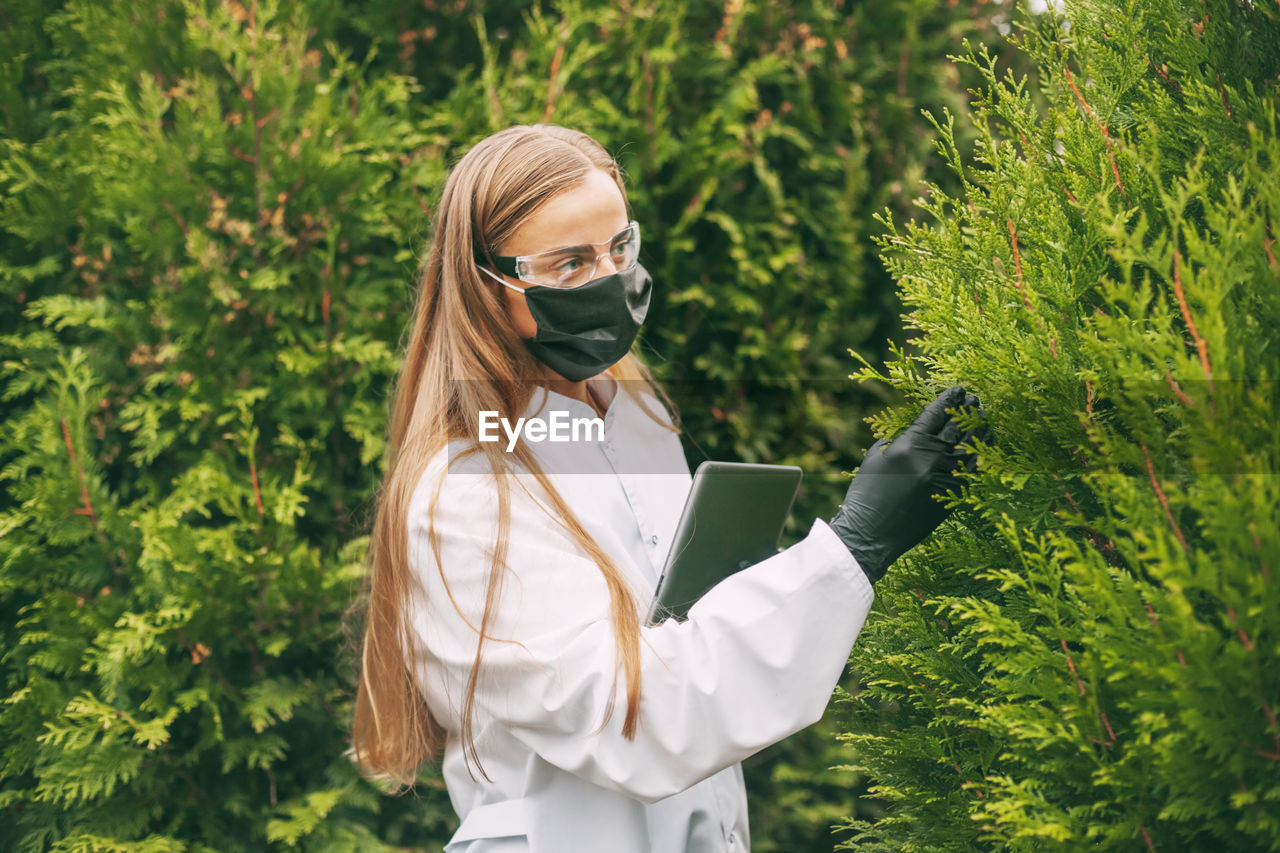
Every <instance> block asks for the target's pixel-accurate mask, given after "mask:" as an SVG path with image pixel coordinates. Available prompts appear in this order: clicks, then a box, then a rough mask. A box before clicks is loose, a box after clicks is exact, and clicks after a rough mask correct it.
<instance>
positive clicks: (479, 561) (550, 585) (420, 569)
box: [409, 466, 873, 802]
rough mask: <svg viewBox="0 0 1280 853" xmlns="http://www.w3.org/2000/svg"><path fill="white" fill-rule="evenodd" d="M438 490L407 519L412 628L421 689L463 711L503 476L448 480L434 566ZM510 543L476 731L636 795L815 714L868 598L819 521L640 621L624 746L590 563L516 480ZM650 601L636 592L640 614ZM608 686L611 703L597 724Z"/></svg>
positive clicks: (723, 760)
mask: <svg viewBox="0 0 1280 853" xmlns="http://www.w3.org/2000/svg"><path fill="white" fill-rule="evenodd" d="M433 470H434V471H435V472H436V476H438V475H439V474H438V472H439V468H438V467H435V466H433V467H432V468H429V469H428V474H429V475H430V474H431V473H432V471H433ZM426 479H427V477H426V476H424V481H425V480H426ZM431 488H432V487H431V486H425V487H422V488H420V489H419V494H418V497H417V498H415V501H414V503H413V505H412V509H411V513H410V518H409V546H410V554H411V564H412V568H413V570H414V572H415V574H416V576H417V577H418V578H419V579H420V580H421V582H422V584H423V589H424V592H425V594H426V605H425V607H422V608H420V609H418V610H417V617H416V618H415V621H414V626H415V633H416V639H417V641H418V642H419V643H420V644H421V646H422V647H423V648H424V649H425V651H426V652H427V660H428V662H427V668H428V671H427V673H426V674H427V678H428V681H427V683H428V690H429V691H431V690H436V691H438V692H437V693H436V694H435V695H434V696H433V701H434V702H435V703H439V702H440V701H441V700H442V699H443V698H444V697H448V702H449V705H450V706H449V712H450V714H451V715H452V719H454V720H456V719H457V715H458V714H459V713H460V709H461V704H462V698H463V696H464V695H465V694H464V691H465V687H466V684H467V679H468V676H469V674H470V669H471V667H472V664H473V661H474V658H475V651H476V640H477V636H478V635H477V632H476V630H475V628H476V627H478V626H479V625H480V622H481V617H482V614H483V608H484V601H485V589H486V583H487V577H488V572H489V565H490V556H489V554H490V550H489V549H490V548H491V547H492V543H493V539H494V531H495V530H496V518H497V511H496V498H495V489H496V486H495V484H494V483H493V481H492V479H490V478H488V477H483V476H480V475H457V474H449V475H448V476H447V477H446V478H445V483H444V486H443V489H442V492H441V500H440V504H439V506H438V508H437V513H436V519H435V529H436V531H437V532H438V534H439V537H440V562H439V563H438V564H437V562H436V560H435V557H434V555H433V554H432V551H431V548H430V546H429V544H428V542H427V538H426V523H427V519H426V508H427V505H428V499H429V495H430V491H431ZM509 543H510V544H509V550H508V564H509V565H510V567H511V570H510V571H509V572H508V573H507V576H506V578H505V581H504V586H503V590H502V595H501V598H500V601H499V606H498V608H497V613H496V617H497V618H496V619H495V620H494V621H493V623H492V624H493V627H492V630H491V632H490V635H491V639H487V640H486V642H485V644H484V657H483V664H482V666H481V675H480V678H479V682H478V686H477V691H476V708H477V719H476V728H475V730H476V731H477V732H481V731H483V730H484V728H485V726H486V725H499V726H501V727H503V728H505V729H506V730H508V731H509V732H510V733H511V734H512V735H513V736H514V737H516V738H518V739H519V740H520V741H521V742H523V743H525V744H526V745H527V746H528V747H529V748H530V749H531V750H533V751H535V752H536V753H537V754H539V755H540V756H542V757H543V758H544V759H545V760H546V761H548V762H550V763H551V764H554V765H556V766H558V767H560V768H562V769H564V770H566V771H568V772H570V773H573V774H575V775H577V776H580V777H582V778H584V779H587V780H589V781H591V782H593V783H594V784H597V785H601V786H603V787H607V788H611V789H614V790H618V791H621V792H624V793H626V794H629V795H631V796H633V797H636V798H637V799H640V800H643V801H646V802H653V801H656V800H659V799H662V798H664V797H667V796H670V795H672V794H675V793H677V792H679V791H682V790H684V789H686V788H688V787H690V786H692V785H694V784H696V783H697V782H699V781H701V780H702V779H704V778H706V777H708V776H710V775H712V774H714V773H717V772H718V771H720V770H722V769H724V768H725V767H728V766H730V765H732V764H734V763H736V762H738V761H741V760H742V759H743V758H745V757H747V756H749V755H751V754H753V753H755V752H757V751H758V750H760V749H762V748H763V747H765V746H768V745H770V744H772V743H775V742H776V741H778V740H781V739H782V738H784V737H786V736H788V735H790V734H792V733H794V732H796V731H799V730H800V729H802V728H804V727H805V726H808V725H810V724H812V723H814V722H815V721H817V720H818V719H819V718H820V717H821V716H822V713H823V709H824V708H825V707H826V705H827V702H828V701H829V699H830V697H831V693H832V690H833V689H834V687H835V685H836V682H837V681H838V679H839V677H840V674H841V672H842V671H843V668H844V665H845V662H846V660H847V659H848V655H849V650H850V647H851V646H852V645H853V641H854V639H855V638H856V637H857V635H858V632H859V631H860V630H861V628H862V624H863V621H864V620H865V618H866V615H867V612H868V610H869V609H870V607H871V602H872V598H873V593H872V588H871V584H870V582H869V581H868V580H867V578H866V576H865V575H864V574H863V572H862V570H861V569H860V568H859V566H858V564H857V561H856V560H855V559H854V558H853V557H852V556H851V555H850V553H849V550H848V549H847V548H846V547H845V545H844V544H843V543H842V542H841V540H840V539H839V537H838V536H837V535H836V534H835V533H834V532H833V531H832V530H831V528H830V527H829V526H828V525H827V524H826V523H825V522H823V521H815V522H814V524H813V527H812V529H811V530H810V532H809V535H808V536H807V537H806V538H805V539H804V540H802V541H801V542H799V543H797V544H795V545H793V546H792V547H790V548H788V549H786V550H784V551H782V552H780V553H779V554H776V555H774V556H773V557H770V558H768V559H767V560H764V561H763V562H761V563H758V564H756V565H754V566H751V567H748V568H747V569H745V570H743V571H741V572H738V573H737V574H735V575H733V576H732V577H730V578H729V579H727V580H725V581H724V582H722V583H721V584H719V585H718V586H716V587H715V588H714V589H712V590H711V591H710V592H708V593H707V594H706V595H705V596H704V597H703V598H702V599H701V600H700V601H699V602H698V603H697V604H696V605H695V606H694V607H693V608H692V610H691V611H690V613H689V618H688V620H687V621H685V622H683V623H676V622H667V623H664V624H662V625H659V626H654V627H646V628H643V629H641V631H642V634H641V646H640V651H641V655H642V677H641V695H642V701H641V710H640V723H639V728H638V731H637V734H636V737H635V739H634V740H627V739H625V738H624V737H623V736H622V734H621V728H622V721H623V718H624V715H625V709H626V691H625V689H624V688H623V682H622V678H621V677H617V678H615V673H618V667H617V660H616V656H615V648H614V639H613V627H612V625H611V623H610V621H609V612H610V611H609V595H608V589H607V587H606V585H605V582H604V578H603V576H602V575H601V572H600V570H599V569H598V568H597V567H596V566H595V564H594V563H593V562H592V561H591V560H589V559H588V558H587V556H586V555H585V554H584V553H583V552H582V551H581V549H579V548H578V547H577V545H576V543H575V542H574V541H573V540H572V539H571V538H570V537H569V536H568V535H567V534H566V533H564V532H563V530H561V529H560V528H559V527H558V525H555V524H554V523H552V522H551V521H550V519H548V518H547V516H546V514H545V512H544V511H543V510H542V509H541V508H540V507H539V506H538V505H537V504H536V503H535V502H534V501H533V500H532V499H531V498H530V497H529V496H528V495H526V494H524V493H523V492H522V490H521V489H520V488H519V487H518V486H514V484H513V489H512V501H511V528H510V534H509ZM441 566H442V567H443V569H441ZM446 581H447V583H448V592H446V589H445V582H446ZM449 593H452V601H451V599H450V595H449ZM650 594H651V593H649V592H640V591H638V592H637V596H638V604H639V605H640V606H641V607H647V605H648V603H649V598H648V596H649V595H650ZM455 603H456V606H455ZM495 638H496V639H495ZM432 670H434V671H432ZM619 675H620V674H619ZM615 684H616V685H617V698H616V700H615V707H614V712H613V714H612V716H611V717H610V719H609V722H608V724H607V725H606V726H605V727H604V729H603V730H601V731H599V732H598V733H596V730H597V729H598V728H599V727H600V724H601V721H602V720H603V719H604V714H605V708H606V707H607V706H608V704H609V701H610V697H611V695H612V694H613V691H614V689H615ZM433 707H439V706H438V705H433Z"/></svg>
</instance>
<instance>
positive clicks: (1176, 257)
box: [1173, 249, 1213, 378]
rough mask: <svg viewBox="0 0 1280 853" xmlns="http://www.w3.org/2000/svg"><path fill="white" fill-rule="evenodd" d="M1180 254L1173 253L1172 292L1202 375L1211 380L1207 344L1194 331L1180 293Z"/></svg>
mask: <svg viewBox="0 0 1280 853" xmlns="http://www.w3.org/2000/svg"><path fill="white" fill-rule="evenodd" d="M1181 267H1182V253H1181V252H1179V251H1178V250H1177V249H1174V251H1173V292H1174V294H1175V295H1176V296H1177V297H1178V306H1179V307H1180V308H1182V319H1184V320H1186V321H1187V328H1188V329H1190V330H1191V337H1192V339H1193V340H1194V341H1195V342H1196V351H1197V352H1199V353H1200V366H1201V367H1203V368H1204V375H1205V376H1206V377H1209V378H1212V376H1213V373H1212V371H1210V370H1209V342H1208V341H1206V340H1205V339H1204V338H1202V337H1201V336H1200V332H1199V331H1197V329H1196V321H1195V320H1193V319H1192V318H1191V308H1190V307H1189V306H1188V305H1187V296H1186V294H1185V293H1183V291H1182V270H1181Z"/></svg>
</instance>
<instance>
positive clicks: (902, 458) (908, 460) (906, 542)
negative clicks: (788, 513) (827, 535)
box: [831, 385, 991, 583]
mask: <svg viewBox="0 0 1280 853" xmlns="http://www.w3.org/2000/svg"><path fill="white" fill-rule="evenodd" d="M949 408H950V409H957V410H959V409H964V410H976V412H977V413H978V415H980V416H985V412H983V410H982V409H981V408H979V405H978V398H977V397H976V396H975V395H973V394H967V395H966V394H965V391H964V387H963V386H960V385H952V386H951V387H950V388H948V389H947V390H945V391H943V392H942V393H941V394H939V395H938V396H937V398H936V399H934V401H933V402H932V403H930V404H929V405H928V406H926V407H925V409H924V411H923V412H921V413H920V416H919V417H918V418H916V420H915V423H913V424H911V426H909V427H907V429H906V431H905V432H904V433H902V435H900V436H898V437H897V438H895V439H893V440H892V441H887V440H885V439H883V438H882V439H880V440H879V441H877V442H876V443H875V444H873V445H872V446H871V449H870V450H868V451H867V456H866V458H865V459H863V460H862V467H861V468H859V469H858V472H857V474H856V475H855V476H854V478H853V482H852V483H850V484H849V491H848V493H847V494H846V495H845V497H844V503H843V504H841V506H840V509H839V510H838V511H837V512H836V515H835V518H833V519H831V528H832V529H833V530H834V531H835V532H836V533H837V535H839V537H840V538H841V540H843V541H844V544H845V545H846V546H848V548H849V551H850V553H852V554H853V556H854V558H855V559H856V560H857V561H858V565H860V566H861V567H862V570H863V571H864V572H866V574H867V577H868V578H869V579H870V581H871V582H872V583H875V582H876V581H878V580H880V578H882V577H883V576H884V573H885V571H886V570H887V569H888V568H889V565H890V564H891V563H893V561H894V560H896V559H898V557H900V556H902V555H903V554H904V553H905V552H906V551H908V550H910V549H911V548H912V547H913V546H915V545H916V544H917V543H918V542H920V540H922V539H924V537H926V536H928V535H929V534H930V533H931V532H932V531H933V529H934V528H935V527H937V526H938V525H939V524H941V523H942V520H943V519H944V518H946V517H947V515H948V514H949V513H950V511H951V510H950V509H949V508H947V507H944V506H943V505H942V504H941V503H939V502H938V501H937V500H935V499H934V496H935V495H941V494H943V493H945V492H947V491H951V490H954V489H956V488H958V487H959V485H960V478H959V477H958V476H957V472H958V469H959V466H963V467H964V468H965V469H966V470H968V471H970V472H972V471H974V470H975V469H976V466H977V458H976V457H975V456H974V455H973V454H972V453H969V452H967V451H965V450H963V449H961V448H960V447H959V445H961V444H963V443H964V442H967V441H969V440H970V439H972V438H979V439H981V440H983V441H984V442H986V443H988V444H990V443H991V432H990V429H989V428H988V427H987V425H986V423H985V420H984V421H983V422H982V423H981V424H979V425H978V426H975V427H972V428H970V429H968V430H961V429H960V427H959V425H958V424H957V423H956V422H955V420H953V419H952V416H951V415H950V414H949V413H948V412H947V409H949Z"/></svg>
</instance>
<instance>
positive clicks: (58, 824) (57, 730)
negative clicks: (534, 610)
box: [0, 0, 1002, 851]
mask: <svg viewBox="0 0 1280 853" xmlns="http://www.w3.org/2000/svg"><path fill="white" fill-rule="evenodd" d="M1001 14H1002V12H1001V10H1000V9H999V8H998V7H997V6H996V5H995V4H993V3H989V2H985V0H978V2H975V3H973V4H971V5H969V6H966V7H964V8H960V7H954V8H953V7H948V6H939V7H937V8H934V7H933V6H932V5H930V6H929V7H925V6H922V5H921V4H917V3H910V2H906V0H901V2H899V0H895V2H889V3H884V4H859V3H849V2H845V3H837V4H834V5H832V4H825V3H820V2H816V0H813V1H812V2H803V3H797V4H794V5H791V6H788V7H785V8H783V7H778V6H776V5H775V4H760V5H752V6H747V5H745V4H742V3H740V2H736V0H731V2H728V3H726V4H725V6H724V7H723V8H721V7H687V6H685V5H684V4H658V3H622V4H618V3H599V2H593V3H585V2H565V3H561V4H557V5H556V6H555V7H554V8H552V7H550V6H540V5H537V4H529V3H523V2H520V3H500V4H486V5H484V6H483V7H482V6H480V5H479V4H469V3H465V2H443V0H427V2H426V3H422V2H416V0H415V2H413V3H409V2H389V3H371V2H370V3H355V2H352V3H341V2H336V0H328V2H324V0H321V1H320V2H308V3H302V2H290V0H261V2H248V0H244V2H235V0H231V1H230V2H212V0H185V1H183V2H180V0H145V2H139V3H132V4H127V5H123V6H122V5H120V4H117V3H110V2H106V0H71V2H65V3H48V2H43V0H13V2H10V3H7V4H6V5H5V7H4V8H3V9H2V10H0V20H3V22H4V25H5V26H4V28H3V30H2V31H0V45H3V48H4V49H3V50H0V118H2V120H3V122H4V133H3V138H0V294H2V299H0V399H3V429H2V430H0V480H2V481H3V483H4V492H3V493H2V494H0V612H2V613H3V614H4V618H3V619H2V620H0V679H2V681H3V690H2V694H3V697H4V701H3V702H0V826H3V828H4V831H3V832H0V850H23V851H43V850H60V851H107V850H130V851H149V850H154V851H170V850H173V851H177V850H189V851H201V850H210V851H212V850H217V851H235V850H258V849H264V848H285V847H289V848H293V847H298V848H303V849H308V850H317V851H318V850H329V849H334V850H346V849H362V850H368V849H380V848H384V847H389V846H396V847H401V848H406V847H418V848H421V847H423V846H424V845H425V846H438V845H439V843H440V842H441V841H442V840H443V839H445V838H447V837H448V835H449V834H450V832H451V830H452V827H453V825H454V822H455V818H454V816H453V814H452V810H451V808H450V807H449V804H448V801H447V798H446V797H445V796H444V793H443V791H442V790H441V789H440V783H439V779H438V776H437V775H436V774H435V772H434V770H433V769H432V768H427V770H426V771H425V772H424V776H423V782H422V785H421V790H422V796H421V798H419V799H414V798H401V799H387V798H383V797H380V795H379V794H378V792H377V790H376V789H375V788H374V787H373V786H371V785H369V784H368V783H366V782H364V781H362V780H360V779H359V778H358V777H357V775H356V774H355V772H354V769H353V767H352V765H351V763H350V762H349V761H348V760H347V759H346V758H345V757H344V755H343V752H344V749H345V747H346V743H347V739H346V727H347V724H348V721H349V714H350V695H351V691H352V688H353V685H354V680H355V670H354V663H353V659H352V649H351V647H350V644H349V641H350V638H348V637H345V636H344V634H343V624H344V614H345V612H346V610H347V608H348V606H349V605H350V604H351V603H352V599H353V596H354V594H355V590H356V588H357V586H358V579H359V577H360V575H361V573H362V571H363V569H362V559H363V553H364V548H365V544H366V540H365V539H364V533H365V530H366V529H367V524H368V521H369V519H368V516H367V513H368V506H369V499H370V496H371V494H372V489H373V488H374V487H375V485H376V483H377V482H378V479H379V474H380V465H381V462H382V456H383V452H384V446H383V438H384V435H385V417H386V412H385V404H386V393H387V387H388V383H389V382H390V380H391V379H392V378H393V377H394V375H395V372H396V369H397V367H398V363H399V362H398V355H397V352H396V346H397V343H398V340H399V337H400V335H401V333H402V330H403V325H404V318H405V317H406V316H407V310H408V305H409V301H410V299H411V298H412V294H413V285H414V281H413V278H414V272H415V269H416V265H417V260H418V255H419V253H420V251H421V249H422V246H423V244H424V240H425V225H426V223H427V221H428V220H429V216H430V213H431V210H432V206H433V203H434V199H435V195H436V193H437V192H438V191H439V188H440V186H441V184H442V181H443V178H444V176H445V174H446V173H447V170H448V168H449V166H450V164H451V163H452V162H453V160H454V159H456V157H457V156H459V155H460V154H461V152H462V151H464V150H465V149H466V148H467V147H469V146H470V145H471V144H473V143H474V142H475V141H476V140H478V139H479V138H481V137H483V136H485V135H487V134H488V133H489V132H491V131H492V130H495V129H497V128H499V127H502V126H505V125H506V124H509V123H514V122H528V121H540V120H544V119H547V118H550V119H551V120H553V121H557V122H560V123H564V124H568V125H572V126H577V127H581V128H583V129H585V130H587V131H589V132H591V133H593V134H594V135H596V136H597V137H598V138H600V139H601V140H602V141H603V142H604V143H605V144H606V145H607V146H608V147H609V148H610V149H611V150H614V151H617V152H619V156H620V157H621V159H622V162H623V164H624V166H625V168H626V169H627V172H628V173H629V177H630V187H631V190H632V200H633V203H634V205H635V208H636V213H637V217H638V218H639V219H640V220H641V222H642V224H643V228H644V233H645V247H646V248H645V252H646V254H645V257H644V260H645V263H646V264H647V265H648V266H649V267H650V269H652V270H653V271H654V275H655V279H656V280H657V281H658V283H659V298H658V299H657V300H656V301H655V305H654V308H653V312H652V315H651V318H650V322H649V323H648V324H647V327H646V329H645V331H644V342H645V345H646V346H647V347H648V352H649V353H650V361H651V362H652V363H653V364H654V366H655V369H656V371H657V372H658V374H659V376H661V377H662V378H663V379H665V380H667V381H668V382H669V383H670V386H671V388H672V390H673V391H674V392H675V394H676V397H677V402H678V403H679V404H680V405H681V408H682V413H683V415H684V417H685V421H686V425H687V428H688V433H689V435H690V436H691V437H692V438H693V441H694V442H696V443H697V446H693V447H691V448H690V455H691V461H692V462H695V463H696V462H697V461H698V460H699V459H700V458H701V457H702V454H703V453H704V452H705V453H706V454H707V455H710V456H713V457H715V458H730V459H767V460H771V461H779V462H795V463H798V464H801V465H804V466H805V468H806V470H807V471H809V472H811V476H810V478H809V482H810V484H811V486H810V491H808V492H807V493H806V495H805V498H804V502H803V503H802V505H801V506H800V507H798V508H797V513H796V514H797V517H801V516H807V517H812V516H813V515H815V514H818V513H819V512H822V513H824V514H828V515H829V514H830V505H831V503H832V502H833V501H834V500H836V499H837V498H838V494H839V492H840V491H842V487H841V486H840V484H839V483H838V482H829V483H827V484H826V485H825V486H823V485H822V476H823V473H824V472H826V471H833V472H834V471H836V470H837V469H838V468H839V467H840V466H841V464H842V463H847V462H848V461H851V459H852V457H853V456H854V451H855V448H856V446H857V445H858V444H860V443H866V441H865V436H864V435H862V433H863V431H864V427H863V426H862V425H861V422H860V416H861V415H862V414H863V413H864V412H865V410H866V408H867V406H868V405H870V404H876V405H878V404H879V402H880V400H881V399H882V398H883V393H882V392H876V391H870V392H867V393H866V394H861V395H859V394H856V393H850V390H849V389H848V388H847V387H846V385H847V383H843V382H839V381H832V380H833V378H835V377H843V376H844V374H845V373H847V371H848V366H847V362H846V361H844V355H843V353H844V348H845V347H847V346H850V345H856V346H860V347H863V348H867V347H871V348H872V350H871V351H873V352H874V351H875V350H874V347H875V345H876V344H875V342H876V341H879V340H881V339H883V337H884V336H885V335H886V334H894V333H896V326H895V322H896V321H895V317H894V312H895V311H896V304H895V296H894V293H893V291H892V288H891V287H890V284H891V282H890V279H889V278H888V276H887V275H886V274H885V273H884V272H883V270H881V269H880V267H879V265H878V262H877V261H876V259H875V257H874V253H873V249H874V247H873V246H871V244H870V243H869V242H868V235H869V234H870V233H872V231H873V230H874V225H873V222H872V220H871V217H870V211H873V210H878V209H880V208H883V207H885V206H886V205H888V206H890V207H892V208H894V209H896V210H899V211H903V212H904V213H905V212H906V211H907V202H908V200H909V199H910V198H911V197H912V196H913V195H914V194H915V190H916V187H917V186H918V184H919V181H920V180H921V179H922V177H923V176H925V175H926V169H933V170H934V171H939V170H938V169H937V168H936V167H935V166H928V165H926V159H927V154H928V151H929V139H928V133H927V127H926V126H925V125H924V123H923V120H922V119H921V118H920V116H919V115H918V114H917V111H918V109H919V107H920V106H922V105H927V106H931V107H934V108H936V107H938V106H939V105H944V104H952V105H953V106H955V108H956V109H960V108H962V103H961V101H960V94H959V93H960V91H961V87H960V85H959V80H960V75H959V74H957V72H956V70H955V69H954V68H953V67H952V66H951V65H949V64H948V63H946V62H945V61H944V60H943V59H942V55H943V54H944V53H945V52H946V51H947V50H949V49H953V48H954V47H956V46H958V44H959V39H960V36H961V34H963V33H971V34H979V35H981V34H983V33H987V32H989V31H990V30H991V28H992V27H994V26H995V25H996V23H997V22H998V19H999V16H1000V15H1001ZM960 145H961V147H962V148H963V147H965V146H966V143H965V142H964V140H961V142H960ZM933 177H934V178H935V179H936V180H937V181H940V182H942V183H944V184H946V183H947V182H948V181H949V180H950V179H949V178H948V177H947V176H946V175H945V174H943V173H941V172H940V171H939V173H938V174H936V175H934V176H933ZM780 377H790V378H789V379H783V378H780ZM796 377H801V378H802V379H803V380H805V381H796ZM824 489H825V490H824ZM838 760H839V756H838V752H837V751H836V748H835V746H834V744H833V742H831V741H827V740H824V738H822V737H819V736H817V735H816V734H815V733H814V732H810V733H806V735H805V736H803V738H802V739H798V740H796V741H794V742H788V743H785V744H783V745H780V746H779V747H776V748H775V749H774V750H772V751H771V752H770V753H768V754H767V755H764V756H761V757H760V758H758V759H757V760H755V761H754V762H753V763H752V764H751V766H750V767H749V768H748V772H749V773H750V774H751V776H752V779H751V790H752V802H753V814H754V815H755V817H754V818H753V822H754V829H755V846H756V849H757V850H759V851H769V850H796V849H805V850H816V849H820V846H821V845H826V846H829V845H830V843H831V842H830V839H829V832H828V829H827V826H828V825H829V824H830V823H832V822H833V821H834V820H836V818H837V816H838V815H840V814H844V813H847V812H848V810H849V809H851V808H853V807H854V806H855V803H854V800H853V794H854V786H856V785H857V782H858V778H859V777H858V776H857V775H855V774H853V773H851V772H841V773H832V772H830V771H828V769H827V768H828V767H829V765H831V764H833V763H835V762H837V761H838Z"/></svg>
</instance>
